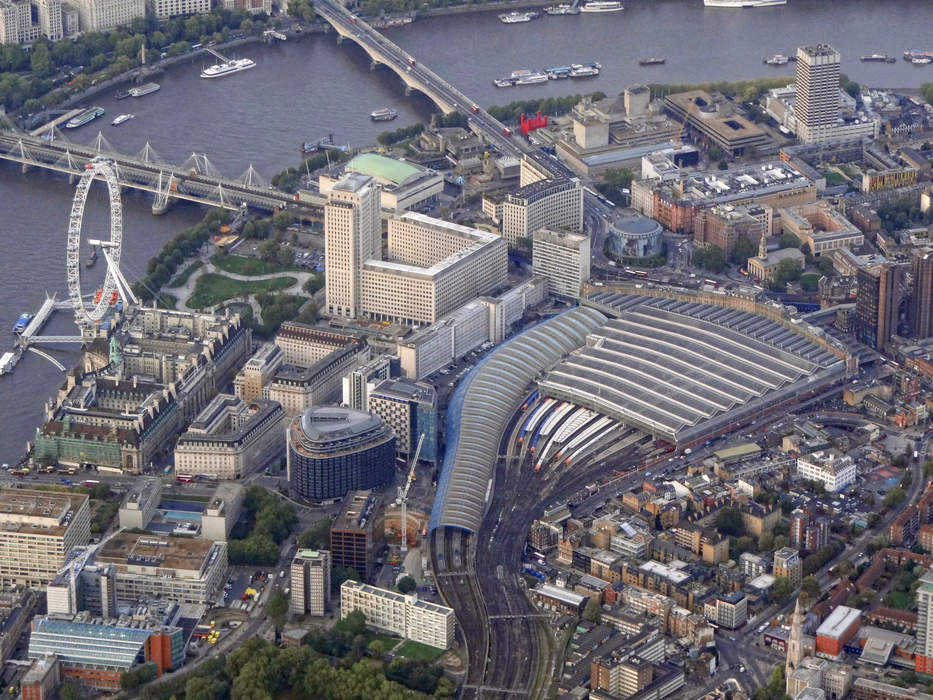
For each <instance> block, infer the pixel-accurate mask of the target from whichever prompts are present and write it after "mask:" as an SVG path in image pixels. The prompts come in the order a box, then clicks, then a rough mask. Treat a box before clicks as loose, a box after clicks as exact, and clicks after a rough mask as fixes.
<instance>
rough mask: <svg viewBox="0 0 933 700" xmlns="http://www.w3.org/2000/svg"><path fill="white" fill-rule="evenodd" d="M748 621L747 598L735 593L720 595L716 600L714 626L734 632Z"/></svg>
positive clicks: (737, 592) (742, 594)
mask: <svg viewBox="0 0 933 700" xmlns="http://www.w3.org/2000/svg"><path fill="white" fill-rule="evenodd" d="M747 619H748V598H746V597H745V594H744V593H741V592H739V591H736V592H735V593H730V594H728V595H724V596H723V595H721V596H719V597H718V598H717V599H716V624H718V625H719V626H720V627H725V628H726V629H729V630H735V629H738V628H739V627H741V626H742V625H744V624H745V621H746V620H747Z"/></svg>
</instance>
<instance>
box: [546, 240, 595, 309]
mask: <svg viewBox="0 0 933 700" xmlns="http://www.w3.org/2000/svg"><path fill="white" fill-rule="evenodd" d="M532 271H533V272H534V274H536V275H541V276H542V277H544V278H545V279H547V281H548V291H549V292H550V293H551V294H552V295H554V296H560V297H569V298H572V299H576V298H577V297H578V296H579V295H580V288H581V286H582V285H583V283H584V282H587V281H589V279H590V238H589V236H587V235H585V234H582V233H572V232H570V231H554V230H551V229H546V228H542V229H538V230H537V231H535V232H534V234H533V236H532Z"/></svg>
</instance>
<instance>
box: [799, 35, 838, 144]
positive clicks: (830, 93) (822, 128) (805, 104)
mask: <svg viewBox="0 0 933 700" xmlns="http://www.w3.org/2000/svg"><path fill="white" fill-rule="evenodd" d="M841 65H842V58H841V57H840V55H839V52H838V51H836V49H834V48H833V47H832V46H830V45H829V44H814V45H812V46H801V47H799V48H798V49H797V80H796V87H797V92H796V97H795V101H794V118H795V119H796V121H797V136H798V138H800V140H801V141H803V142H804V143H811V142H814V141H825V140H827V139H830V138H832V137H833V131H834V130H835V128H836V124H837V120H838V118H839V70H840V66H841Z"/></svg>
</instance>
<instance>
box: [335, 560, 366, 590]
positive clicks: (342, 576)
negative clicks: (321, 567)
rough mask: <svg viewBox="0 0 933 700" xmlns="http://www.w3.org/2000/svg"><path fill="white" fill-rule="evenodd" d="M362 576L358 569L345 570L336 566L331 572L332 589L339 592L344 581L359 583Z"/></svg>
mask: <svg viewBox="0 0 933 700" xmlns="http://www.w3.org/2000/svg"><path fill="white" fill-rule="evenodd" d="M359 580H360V575H359V574H358V573H357V572H356V569H353V568H350V569H345V568H344V567H342V566H335V567H334V568H333V569H332V570H331V572H330V587H331V588H332V589H333V590H335V591H339V590H340V587H341V586H342V585H343V582H344V581H359Z"/></svg>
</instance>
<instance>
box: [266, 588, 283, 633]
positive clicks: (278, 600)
mask: <svg viewBox="0 0 933 700" xmlns="http://www.w3.org/2000/svg"><path fill="white" fill-rule="evenodd" d="M266 614H268V615H269V619H270V620H272V623H273V624H274V625H275V626H276V627H277V628H278V629H282V628H283V627H284V626H285V620H286V619H287V618H288V596H287V595H285V593H283V592H282V591H281V590H279V589H276V590H274V591H273V592H272V594H271V595H270V596H269V602H268V603H266Z"/></svg>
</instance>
